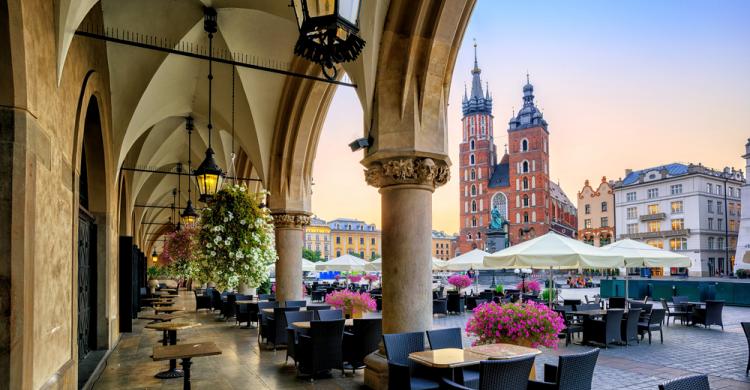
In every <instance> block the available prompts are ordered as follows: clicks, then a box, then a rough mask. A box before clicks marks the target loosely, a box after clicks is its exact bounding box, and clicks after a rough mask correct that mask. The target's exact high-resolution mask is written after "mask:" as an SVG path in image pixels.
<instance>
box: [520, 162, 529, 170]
mask: <svg viewBox="0 0 750 390" xmlns="http://www.w3.org/2000/svg"><path fill="white" fill-rule="evenodd" d="M528 171H529V162H528V161H526V160H524V162H523V163H522V164H521V172H523V173H526V172H528Z"/></svg>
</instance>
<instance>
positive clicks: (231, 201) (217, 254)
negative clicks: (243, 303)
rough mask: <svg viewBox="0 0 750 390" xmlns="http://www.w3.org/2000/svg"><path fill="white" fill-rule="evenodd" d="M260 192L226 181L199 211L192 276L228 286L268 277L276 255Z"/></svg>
mask: <svg viewBox="0 0 750 390" xmlns="http://www.w3.org/2000/svg"><path fill="white" fill-rule="evenodd" d="M263 195H264V194H254V193H250V192H249V191H248V190H247V188H246V187H245V186H241V185H228V186H225V187H224V188H223V189H222V190H221V191H219V192H218V193H217V194H216V195H215V196H214V198H213V200H212V201H211V203H209V206H208V207H206V208H205V209H203V213H202V214H201V226H200V232H199V233H198V243H199V245H200V251H201V255H200V256H199V259H198V261H197V262H196V267H195V270H194V275H192V276H193V277H195V278H198V279H200V280H212V281H214V282H216V285H217V286H218V287H220V288H228V289H235V288H237V286H239V284H240V283H246V284H248V285H249V286H259V285H260V284H261V283H262V282H264V281H265V280H266V279H268V268H269V266H270V265H271V264H273V263H274V262H276V257H277V256H276V248H275V245H274V229H273V219H272V218H271V215H270V213H269V211H268V209H266V208H263V207H261V206H260V202H259V198H261V197H262V196H263Z"/></svg>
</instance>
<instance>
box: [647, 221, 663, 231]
mask: <svg viewBox="0 0 750 390" xmlns="http://www.w3.org/2000/svg"><path fill="white" fill-rule="evenodd" d="M660 231H661V223H660V222H659V221H649V223H648V232H649V233H657V232H660Z"/></svg>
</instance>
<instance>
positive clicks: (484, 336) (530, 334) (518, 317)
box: [466, 301, 565, 349]
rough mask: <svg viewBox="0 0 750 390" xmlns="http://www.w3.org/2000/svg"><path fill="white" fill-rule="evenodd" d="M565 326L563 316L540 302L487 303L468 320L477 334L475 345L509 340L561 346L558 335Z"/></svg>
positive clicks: (470, 329) (468, 328)
mask: <svg viewBox="0 0 750 390" xmlns="http://www.w3.org/2000/svg"><path fill="white" fill-rule="evenodd" d="M563 329H565V323H564V321H563V318H562V317H561V316H560V315H559V314H558V313H556V312H554V311H553V310H551V309H550V308H548V307H547V306H546V305H543V304H540V303H536V302H531V301H529V302H524V303H507V304H504V305H500V304H497V303H494V302H489V303H483V304H481V305H479V306H477V307H476V308H475V309H474V314H473V316H472V317H471V318H470V319H469V321H468V322H467V323H466V333H467V334H469V335H473V336H475V337H477V339H476V340H475V341H474V342H473V343H472V344H473V345H481V344H495V343H508V344H516V345H528V346H530V347H532V348H536V347H539V346H544V347H548V348H555V349H557V343H558V340H559V339H558V337H557V335H558V334H559V333H560V332H561V331H562V330H563Z"/></svg>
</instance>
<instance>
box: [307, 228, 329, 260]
mask: <svg viewBox="0 0 750 390" xmlns="http://www.w3.org/2000/svg"><path fill="white" fill-rule="evenodd" d="M305 248H306V249H308V250H311V251H313V252H318V253H320V258H321V259H325V260H329V259H331V258H332V257H331V228H330V227H329V226H328V225H327V224H326V221H324V220H322V219H319V218H311V219H310V224H309V225H307V226H305Z"/></svg>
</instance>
